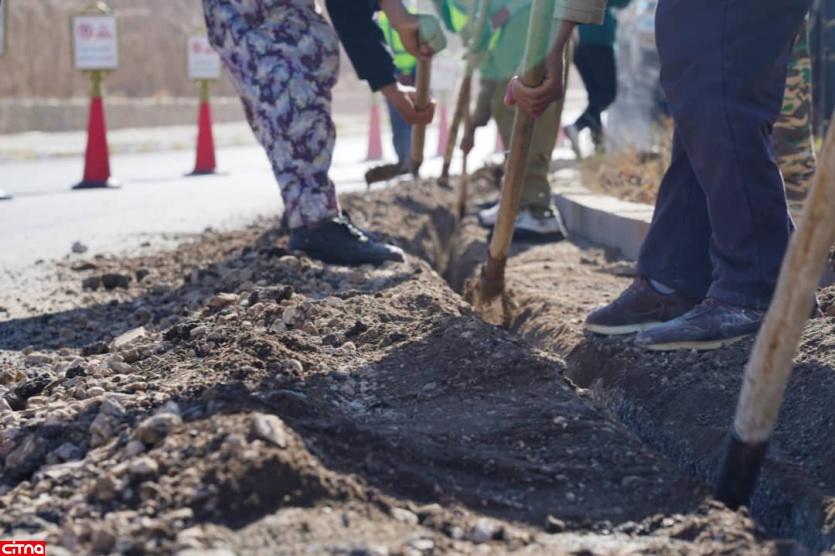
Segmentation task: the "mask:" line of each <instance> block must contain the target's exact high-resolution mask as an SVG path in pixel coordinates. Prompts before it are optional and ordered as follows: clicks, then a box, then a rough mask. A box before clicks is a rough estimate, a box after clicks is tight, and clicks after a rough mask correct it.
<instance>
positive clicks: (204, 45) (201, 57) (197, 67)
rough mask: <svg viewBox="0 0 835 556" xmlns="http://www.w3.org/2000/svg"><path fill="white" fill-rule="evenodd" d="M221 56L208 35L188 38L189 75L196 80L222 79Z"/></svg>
mask: <svg viewBox="0 0 835 556" xmlns="http://www.w3.org/2000/svg"><path fill="white" fill-rule="evenodd" d="M221 70H222V68H221V63H220V56H218V55H217V52H215V50H214V48H212V45H211V44H209V39H208V37H204V36H197V37H190V38H189V39H188V76H189V79H193V80H195V81H200V80H214V79H220V73H221Z"/></svg>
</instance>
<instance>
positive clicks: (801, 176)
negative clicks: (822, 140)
mask: <svg viewBox="0 0 835 556" xmlns="http://www.w3.org/2000/svg"><path fill="white" fill-rule="evenodd" d="M773 141H774V151H775V153H776V154H777V159H778V162H779V164H780V171H781V172H782V173H783V180H784V181H785V183H786V195H787V196H788V198H789V200H792V201H802V200H803V199H804V198H805V197H806V192H807V191H808V189H809V187H810V186H811V181H812V177H814V175H815V168H816V161H815V147H814V140H813V136H812V59H811V56H810V52H809V33H808V30H807V28H806V26H805V25H804V26H803V29H801V31H800V34H799V35H798V37H797V42H796V43H795V46H794V51H793V52H792V57H791V62H790V63H789V71H788V77H787V79H786V93H785V97H784V100H783V111H782V114H781V115H780V119H778V120H777V123H776V124H775V126H774V135H773Z"/></svg>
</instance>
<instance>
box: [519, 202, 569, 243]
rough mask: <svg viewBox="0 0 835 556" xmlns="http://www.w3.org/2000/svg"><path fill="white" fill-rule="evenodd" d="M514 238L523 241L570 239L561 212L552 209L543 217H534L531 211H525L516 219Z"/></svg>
mask: <svg viewBox="0 0 835 556" xmlns="http://www.w3.org/2000/svg"><path fill="white" fill-rule="evenodd" d="M513 237H514V238H518V239H523V240H535V241H557V240H560V239H565V238H567V237H568V232H566V230H565V225H564V224H563V222H562V217H560V213H559V211H558V210H557V209H556V208H555V207H552V208H550V209H549V210H548V212H547V213H546V214H545V215H544V216H542V217H538V216H534V214H533V213H532V212H531V210H530V209H523V210H521V211H520V212H519V216H517V217H516V223H515V224H514V226H513Z"/></svg>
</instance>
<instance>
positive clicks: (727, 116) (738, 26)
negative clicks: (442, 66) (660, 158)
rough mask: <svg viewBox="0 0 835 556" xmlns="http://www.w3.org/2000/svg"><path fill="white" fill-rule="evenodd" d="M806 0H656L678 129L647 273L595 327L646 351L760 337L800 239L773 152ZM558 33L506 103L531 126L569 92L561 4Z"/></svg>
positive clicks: (567, 14) (645, 249)
mask: <svg viewBox="0 0 835 556" xmlns="http://www.w3.org/2000/svg"><path fill="white" fill-rule="evenodd" d="M811 3H812V1H811V0H688V1H687V2H683V1H680V0H660V1H659V2H658V9H657V12H656V35H657V44H658V51H659V56H660V60H661V68H662V69H661V82H662V86H663V88H664V91H665V93H666V96H667V100H668V102H669V105H670V109H671V113H672V116H673V120H674V122H675V134H674V138H673V153H672V160H671V163H670V167H669V169H668V170H667V173H666V175H665V177H664V179H663V181H662V184H661V188H660V191H659V193H658V198H657V200H656V205H655V213H654V216H653V220H652V224H651V225H650V229H649V231H648V234H647V237H646V239H645V241H644V243H643V246H642V249H641V253H640V257H639V260H638V272H639V276H638V277H637V278H636V279H635V280H634V282H633V283H632V285H631V286H630V287H629V288H628V289H627V290H626V291H624V292H623V293H622V294H621V295H620V297H618V298H617V299H616V300H615V301H613V302H611V303H609V304H608V305H606V306H604V307H601V308H599V309H597V310H595V311H593V312H592V313H591V314H590V315H589V316H588V317H587V319H586V323H585V327H586V329H587V330H589V331H591V332H595V333H599V334H604V335H619V334H630V333H635V332H637V333H638V334H637V336H636V337H635V343H636V344H637V345H638V346H641V347H644V348H647V349H652V350H672V349H681V348H686V349H698V350H708V349H717V348H719V347H721V346H724V345H727V344H730V343H733V342H734V341H736V340H739V339H740V338H742V337H745V336H748V335H750V334H753V333H755V332H756V331H757V330H758V329H759V327H760V325H761V323H762V321H763V318H764V315H765V311H766V309H767V308H768V305H769V303H770V300H771V297H772V294H773V292H774V287H775V284H776V281H777V276H778V271H779V268H780V264H781V261H782V259H783V255H784V253H785V251H786V246H787V244H788V240H789V236H790V234H791V233H792V230H793V228H794V226H793V223H792V220H791V217H790V215H789V212H788V207H787V203H786V193H785V188H784V184H783V180H782V177H781V175H780V171H779V169H778V167H777V163H776V161H775V157H774V152H773V149H772V145H771V130H772V126H773V125H774V122H775V120H776V119H777V117H778V116H779V114H780V111H781V105H782V99H783V91H784V86H785V83H786V67H787V64H788V60H789V55H790V52H791V49H792V45H793V41H794V38H795V37H796V36H797V34H798V30H799V29H800V27H801V25H802V23H803V20H804V18H805V16H806V13H807V12H808V10H809V8H810V5H811ZM562 7H563V12H562V13H561V14H560V17H561V19H562V23H561V29H560V32H559V33H558V36H557V39H556V40H555V41H554V44H553V49H552V52H551V53H550V54H549V58H548V60H549V61H548V78H547V79H546V80H545V82H544V83H543V84H542V85H541V86H539V87H525V86H524V84H523V83H522V82H521V81H520V80H519V79H515V78H514V80H512V81H511V83H510V86H509V87H508V99H507V100H508V103H510V104H516V105H518V107H519V109H520V110H522V111H525V112H527V113H529V114H531V115H533V116H539V115H541V114H542V112H544V110H545V109H546V108H547V107H548V105H549V104H550V103H552V102H555V101H557V100H559V99H561V98H562V97H563V95H564V86H563V82H562V72H563V68H562V63H563V62H562V55H561V53H562V52H563V49H564V48H565V45H566V43H567V41H568V39H569V37H570V34H571V31H572V30H573V28H574V25H575V23H576V22H577V17H576V13H577V10H582V11H585V12H588V11H589V10H596V9H600V10H601V11H600V14H601V15H602V9H603V8H604V7H605V0H563V6H562Z"/></svg>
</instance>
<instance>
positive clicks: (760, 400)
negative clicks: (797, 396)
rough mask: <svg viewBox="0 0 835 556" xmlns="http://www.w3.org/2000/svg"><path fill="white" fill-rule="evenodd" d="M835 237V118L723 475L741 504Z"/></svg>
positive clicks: (758, 347)
mask: <svg viewBox="0 0 835 556" xmlns="http://www.w3.org/2000/svg"><path fill="white" fill-rule="evenodd" d="M833 242H835V118H833V120H832V124H831V125H830V126H829V133H828V135H827V138H826V144H825V145H824V148H823V152H822V154H821V159H820V162H819V166H818V172H817V174H815V180H814V183H813V185H812V189H811V191H810V192H809V196H808V197H807V198H806V201H805V205H804V207H803V212H802V213H801V215H800V223H799V225H798V227H797V231H795V233H794V235H793V236H792V238H791V241H790V243H789V248H788V251H787V252H786V256H785V258H784V259H783V266H782V267H781V269H780V278H779V280H778V282H777V288H776V290H775V292H774V299H773V301H772V302H771V307H770V308H769V309H768V313H767V314H766V317H765V322H764V323H763V326H762V328H761V329H760V333H759V335H758V336H757V341H756V343H755V344H754V349H753V351H752V352H751V358H750V359H749V360H748V364H747V365H746V367H745V379H744V381H743V385H742V392H741V394H740V397H739V402H738V405H737V408H736V417H735V419H734V423H733V427H732V428H731V431H730V432H731V434H730V441H729V443H728V446H727V448H726V452H725V459H724V463H723V466H722V469H721V471H720V475H719V484H718V488H717V497H718V498H719V500H721V501H722V502H724V503H725V504H726V505H728V506H729V507H730V508H733V509H736V508H737V507H739V506H741V505H745V504H747V503H748V502H749V500H750V498H751V495H752V494H753V493H754V489H755V487H756V481H757V476H758V475H759V471H760V468H761V467H762V464H763V461H764V460H765V454H766V451H767V449H768V443H769V440H770V438H771V434H772V433H773V432H774V427H775V425H776V424H777V416H778V414H779V412H780V406H781V405H782V403H783V394H784V392H785V390H786V384H787V383H788V380H789V376H790V375H791V370H792V359H793V358H794V355H795V353H796V352H797V346H798V343H799V342H800V337H801V335H802V334H803V326H804V324H806V321H807V319H808V318H809V315H810V313H811V311H812V305H813V300H814V295H815V289H816V288H817V286H818V283H819V281H820V277H821V273H822V271H823V269H824V266H825V265H826V261H827V259H828V256H829V250H830V248H831V247H832V244H833Z"/></svg>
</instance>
